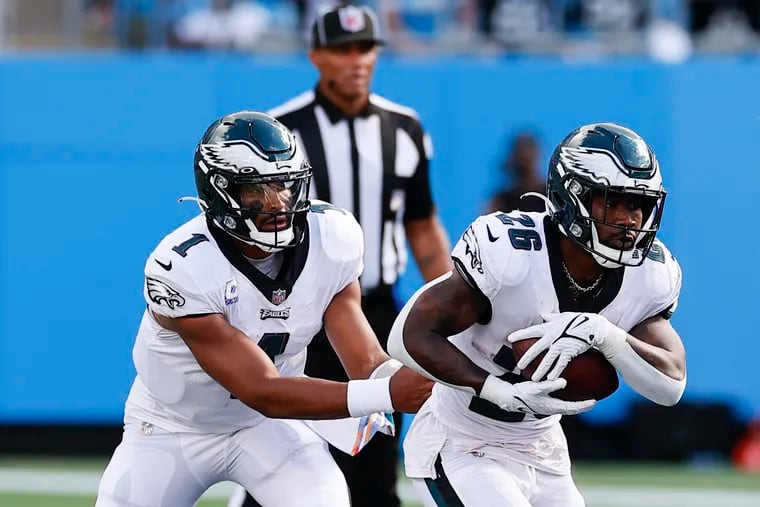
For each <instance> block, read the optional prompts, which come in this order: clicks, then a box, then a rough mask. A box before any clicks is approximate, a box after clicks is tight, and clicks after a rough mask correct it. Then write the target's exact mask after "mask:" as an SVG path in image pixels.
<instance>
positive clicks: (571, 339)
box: [507, 312, 628, 380]
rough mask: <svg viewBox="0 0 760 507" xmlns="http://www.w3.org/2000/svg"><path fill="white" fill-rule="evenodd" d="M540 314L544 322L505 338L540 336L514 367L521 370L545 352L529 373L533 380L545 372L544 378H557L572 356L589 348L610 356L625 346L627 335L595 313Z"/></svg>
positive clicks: (513, 341) (518, 338) (511, 341)
mask: <svg viewBox="0 0 760 507" xmlns="http://www.w3.org/2000/svg"><path fill="white" fill-rule="evenodd" d="M541 317H543V319H544V320H545V321H546V322H544V323H543V324H537V325H535V326H530V327H527V328H525V329H521V330H519V331H515V332H514V333H512V334H510V335H509V336H508V337H507V340H509V343H515V342H519V341H521V340H527V339H529V338H538V339H539V340H538V341H537V342H536V343H534V344H533V345H531V347H530V348H529V349H528V350H527V351H526V352H525V354H523V356H522V357H521V358H520V360H519V361H518V362H517V367H518V368H520V369H521V370H524V369H525V368H526V367H527V366H528V365H529V364H530V363H531V362H532V361H533V360H534V359H535V358H536V357H538V356H539V355H540V354H541V353H542V352H543V351H546V355H545V356H544V358H543V359H542V360H541V362H540V363H539V365H538V367H537V368H536V371H535V372H533V375H532V376H531V379H533V380H540V379H543V378H544V376H545V375H546V379H547V380H554V379H556V378H558V377H559V376H560V374H561V373H562V372H563V371H564V370H565V368H566V367H567V365H568V364H569V363H570V361H571V360H572V359H573V358H574V357H576V356H578V355H580V354H583V353H584V352H586V351H587V350H588V349H590V348H592V347H593V348H595V349H597V350H599V351H600V352H601V353H602V354H604V357H606V358H607V359H610V358H612V357H614V356H615V355H616V354H617V353H618V352H619V351H620V349H621V348H622V346H623V345H625V342H626V338H627V336H628V334H627V333H626V332H625V331H623V330H622V329H620V328H619V327H617V326H616V325H614V324H613V323H611V322H610V321H609V320H607V319H606V318H605V317H603V316H602V315H599V314H598V313H576V312H564V313H542V314H541ZM555 361H556V362H555ZM552 366H553V367H552ZM550 368H551V371H549V369H550ZM547 372H548V375H547Z"/></svg>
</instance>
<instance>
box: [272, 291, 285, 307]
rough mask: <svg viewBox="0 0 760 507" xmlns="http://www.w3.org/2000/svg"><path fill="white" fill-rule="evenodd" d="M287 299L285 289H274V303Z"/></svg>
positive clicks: (277, 303)
mask: <svg viewBox="0 0 760 507" xmlns="http://www.w3.org/2000/svg"><path fill="white" fill-rule="evenodd" d="M283 301H285V291H284V290H282V289H277V290H273V291H272V303H273V304H275V305H279V304H280V303H282V302H283Z"/></svg>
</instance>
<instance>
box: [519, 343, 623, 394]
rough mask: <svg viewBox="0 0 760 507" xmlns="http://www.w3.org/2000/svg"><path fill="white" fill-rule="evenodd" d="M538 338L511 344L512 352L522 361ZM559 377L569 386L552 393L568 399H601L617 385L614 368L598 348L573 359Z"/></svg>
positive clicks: (529, 370) (527, 372) (528, 372)
mask: <svg viewBox="0 0 760 507" xmlns="http://www.w3.org/2000/svg"><path fill="white" fill-rule="evenodd" d="M537 341H538V338H533V339H528V340H522V341H519V342H515V343H513V344H512V354H513V355H514V357H515V361H519V360H520V358H521V357H522V355H523V354H525V352H526V351H527V350H528V349H529V348H530V346H531V345H533V344H534V343H536V342H537ZM544 354H545V353H542V354H541V355H539V356H538V357H537V358H536V359H534V360H533V362H531V363H530V364H529V365H528V367H527V368H525V370H523V371H522V375H523V377H525V378H527V379H530V376H531V375H533V372H534V371H536V368H538V364H539V363H540V362H541V359H543V357H544ZM560 377H562V378H564V379H565V380H567V386H566V387H565V388H564V389H562V390H559V391H557V392H555V393H552V396H554V397H556V398H559V399H562V400H565V401H582V400H589V399H594V400H601V399H604V398H606V397H608V396H609V395H611V394H612V393H614V392H615V391H616V390H617V388H618V385H619V384H618V376H617V371H616V370H615V368H614V367H613V366H612V365H611V364H610V363H609V362H608V361H607V360H606V359H605V358H604V356H603V355H602V353H601V352H599V351H598V350H595V349H591V350H588V351H586V352H584V353H583V354H581V355H579V356H578V357H576V358H574V359H573V360H572V361H570V364H568V365H567V368H565V371H563V372H562V374H561V375H560Z"/></svg>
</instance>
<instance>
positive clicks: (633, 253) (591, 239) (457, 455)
mask: <svg viewBox="0 0 760 507" xmlns="http://www.w3.org/2000/svg"><path fill="white" fill-rule="evenodd" d="M547 190H548V198H547V199H546V202H547V209H548V211H547V212H546V213H520V212H513V213H501V212H496V213H492V214H490V215H486V216H482V217H479V218H478V219H477V220H475V221H474V222H473V223H472V225H470V227H469V228H468V229H467V230H466V232H465V233H464V235H463V236H462V238H461V239H460V241H459V243H458V244H457V245H456V246H455V247H454V250H453V254H452V257H453V259H454V263H455V266H456V269H455V270H454V271H453V272H451V273H449V274H447V275H444V276H442V277H440V278H438V279H437V280H434V281H432V282H430V283H429V284H427V285H426V286H424V287H423V288H422V289H420V290H419V291H418V292H417V293H416V294H415V295H414V296H413V298H412V299H411V300H410V301H409V302H408V303H407V305H406V306H405V307H404V309H403V311H402V312H401V314H400V315H399V318H398V319H397V320H396V322H395V324H394V326H393V331H392V332H391V337H390V341H389V350H390V352H391V355H392V356H393V357H395V358H397V359H399V360H401V362H403V363H404V364H406V365H407V366H409V367H411V368H413V369H415V370H416V371H418V372H420V373H421V374H423V375H426V376H428V377H430V378H431V379H434V380H436V381H437V382H438V383H437V384H436V386H435V388H434V389H433V395H432V396H431V397H430V399H429V400H428V401H427V402H426V403H425V404H424V405H423V407H422V408H421V409H420V412H419V413H418V414H417V416H416V417H415V420H414V422H413V423H412V426H411V428H410V430H409V433H408V435H407V437H406V441H405V443H404V450H405V461H406V463H405V465H406V472H407V475H408V476H409V477H411V478H413V481H414V484H415V488H416V489H417V491H418V492H419V494H420V496H421V498H422V499H423V503H424V504H425V506H426V507H432V506H443V505H446V506H461V505H464V506H468V507H470V506H483V505H500V506H509V507H528V506H532V507H560V506H561V507H580V506H583V505H584V500H583V497H582V496H581V494H580V493H579V492H578V490H577V488H576V487H575V484H574V482H573V480H572V477H571V474H570V459H569V456H568V451H567V443H566V441H565V437H564V434H563V432H562V429H561V427H560V425H559V419H560V414H572V413H576V412H581V411H584V410H588V409H590V408H591V406H592V405H593V404H594V401H593V400H589V401H578V402H568V401H561V400H559V399H557V398H554V397H551V396H550V394H551V393H552V392H554V391H556V390H558V389H560V388H562V387H564V385H565V380H564V379H562V378H558V376H559V374H560V373H561V372H562V369H563V368H564V367H565V366H566V365H567V364H568V362H569V360H570V359H572V358H573V357H575V356H576V355H578V354H580V353H582V352H584V351H586V350H588V349H589V348H592V347H593V348H595V349H597V350H599V351H600V352H601V353H602V354H603V355H604V356H605V358H606V359H607V360H608V361H609V362H610V363H611V364H612V365H613V366H614V367H615V368H616V369H617V371H618V373H619V374H620V376H622V378H623V379H624V380H625V381H626V382H627V383H628V384H629V385H630V386H631V387H632V388H633V389H634V390H636V391H637V392H639V393H640V394H642V395H643V396H645V397H646V398H649V399H650V400H652V401H654V402H656V403H659V404H663V405H673V404H675V403H677V402H678V400H679V399H680V397H681V395H682V393H683V390H684V387H685V384H686V366H685V352H684V347H683V344H682V342H681V339H680V337H679V336H678V334H677V333H676V331H675V330H674V329H673V327H672V326H671V324H670V321H669V320H668V319H669V318H670V315H671V314H672V312H673V311H674V309H675V307H676V305H677V302H678V295H679V291H680V288H681V270H680V268H679V266H678V263H677V262H676V260H675V259H674V258H673V256H672V255H671V254H670V252H669V251H668V250H667V249H666V248H665V245H663V244H662V243H661V242H660V241H658V240H657V239H656V238H655V235H656V233H657V230H658V228H659V225H660V219H661V217H662V211H663V204H664V200H665V191H664V189H663V186H662V177H661V174H660V168H659V165H658V163H657V159H656V158H655V155H654V153H653V152H652V150H651V149H650V148H649V147H648V146H647V144H646V143H645V142H644V140H643V139H642V138H641V137H640V136H639V135H638V134H636V133H635V132H633V131H631V130H629V129H627V128H624V127H621V126H619V125H615V124H609V123H600V124H592V125H586V126H583V127H580V128H578V129H576V130H574V131H573V132H571V133H570V134H569V135H568V136H567V137H566V138H565V139H564V140H563V141H562V143H561V144H560V145H559V146H558V147H557V149H556V150H555V151H554V154H553V156H552V159H551V161H550V165H549V177H548V181H547ZM527 338H539V340H538V341H537V342H536V343H534V344H533V345H532V346H531V348H529V349H528V350H527V351H526V352H525V354H524V355H523V356H522V357H521V359H520V361H519V362H518V363H516V362H515V359H514V356H513V354H512V351H511V344H512V343H514V342H515V341H519V340H524V339H527ZM547 349H548V352H547V354H546V357H545V359H544V360H543V362H542V363H541V364H540V366H539V367H538V368H537V369H536V371H535V374H534V376H533V377H532V380H531V381H525V380H526V379H524V378H523V377H521V376H520V375H518V374H519V372H520V371H521V368H524V367H525V365H527V364H530V361H531V360H532V359H533V358H535V357H536V356H537V355H538V354H540V353H541V352H543V351H545V350H547ZM555 359H556V363H555ZM547 373H548V375H546V376H545V374H547ZM538 380H540V381H538Z"/></svg>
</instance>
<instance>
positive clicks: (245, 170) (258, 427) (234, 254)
mask: <svg viewBox="0 0 760 507" xmlns="http://www.w3.org/2000/svg"><path fill="white" fill-rule="evenodd" d="M194 172H195V180H196V186H197V190H198V201H199V203H200V205H201V208H202V210H203V211H204V213H202V214H201V215H199V216H197V217H196V218H193V219H192V220H190V221H189V222H187V223H185V224H184V225H182V226H181V227H179V228H178V229H176V230H175V231H174V232H172V233H170V234H169V235H168V236H166V237H165V238H164V239H163V240H162V241H161V242H160V243H159V245H158V247H157V248H156V249H155V250H154V251H153V253H151V255H150V256H149V258H148V261H147V263H146V265H145V290H144V295H145V300H146V303H147V308H146V310H145V314H144V315H143V319H142V322H141V324H140V329H139V331H138V333H137V338H136V343H135V346H134V351H133V359H134V363H135V367H136V369H137V377H136V378H135V381H134V384H133V386H132V390H131V392H130V394H129V397H128V399H127V403H126V409H125V417H124V419H125V427H124V435H123V440H122V442H121V444H119V446H118V447H117V448H116V451H115V452H114V455H113V457H112V458H111V461H110V463H109V464H108V467H107V468H106V470H105V472H104V474H103V477H102V479H101V482H100V486H99V489H98V499H97V503H96V505H97V507H138V506H143V507H161V506H163V507H190V506H192V505H194V504H195V502H196V501H197V500H198V498H199V497H200V496H201V495H202V493H203V492H204V491H205V490H206V489H207V488H209V487H210V486H211V485H213V484H215V483H217V482H220V481H225V480H229V481H233V482H237V483H239V484H240V485H242V486H244V487H245V489H247V490H248V491H249V492H251V493H252V494H253V496H254V497H255V498H256V500H257V501H258V502H259V503H260V504H262V505H264V506H293V507H296V506H298V507H300V506H303V505H311V506H324V507H327V506H330V507H334V506H345V507H348V505H349V497H348V490H347V487H346V484H345V480H344V478H343V476H342V474H341V473H340V470H339V469H338V467H337V466H336V465H335V463H334V461H333V460H332V458H331V456H330V453H329V452H328V450H327V445H326V444H325V442H324V441H323V440H322V439H321V438H320V437H319V436H318V435H317V434H316V433H315V432H314V431H313V430H312V429H310V426H308V425H307V423H305V422H304V421H302V420H300V419H337V418H344V417H348V416H364V415H369V414H372V413H374V412H392V411H393V410H400V411H405V412H414V411H416V410H417V409H418V408H419V406H420V405H421V404H422V403H423V402H424V400H425V399H427V397H428V396H429V392H430V389H431V387H432V382H431V381H429V380H428V379H425V378H424V377H421V376H420V375H418V374H417V373H414V372H413V371H411V370H409V369H408V368H402V367H401V365H400V364H399V363H398V361H395V360H392V359H390V358H389V357H388V356H387V355H386V354H385V353H384V352H383V350H382V349H381V348H380V345H379V343H378V341H377V338H376V337H375V336H374V334H373V333H372V330H371V328H370V327H369V324H368V323H367V321H366V319H365V318H364V315H363V314H362V311H361V306H360V289H359V283H358V277H359V274H360V273H361V271H362V268H363V264H362V254H363V238H362V233H361V229H360V228H359V225H358V223H357V222H356V220H355V219H354V218H353V216H352V215H351V214H350V213H347V212H344V211H343V210H340V209H338V208H335V207H334V206H332V205H330V204H328V203H324V202H313V203H310V202H309V201H308V200H307V196H308V186H309V179H310V177H311V168H310V166H309V164H308V162H307V161H306V159H305V158H304V155H303V152H302V151H301V150H300V149H299V148H298V146H297V144H296V141H295V138H294V137H293V135H292V134H291V133H290V131H289V130H287V129H286V128H285V127H284V126H283V125H282V124H281V123H279V122H278V121H277V120H275V119H273V118H272V117H270V116H268V115H265V114H263V113H257V112H251V111H243V112H239V113H235V114H231V115H228V116H225V117H222V118H220V119H218V120H217V121H215V122H214V123H213V124H211V126H210V127H209V128H208V130H207V131H206V133H205V134H204V135H203V137H202V139H201V141H200V143H199V144H198V146H197V148H196V151H195V162H194ZM323 322H324V327H325V328H326V330H327V333H328V336H329V337H330V340H331V342H332V344H333V346H334V347H335V349H336V351H337V353H338V356H339V357H340V358H341V360H342V361H343V365H344V367H345V368H346V371H347V372H348V374H349V377H350V378H352V379H364V380H351V381H349V382H347V383H340V382H331V381H326V380H319V379H313V378H308V377H305V376H303V369H304V362H305V359H306V345H307V344H308V342H309V341H310V340H311V337H312V336H313V335H314V334H315V333H316V332H317V331H319V329H320V327H321V326H322V324H323Z"/></svg>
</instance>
